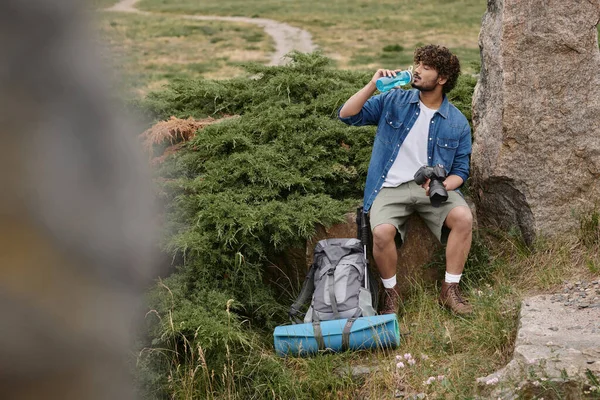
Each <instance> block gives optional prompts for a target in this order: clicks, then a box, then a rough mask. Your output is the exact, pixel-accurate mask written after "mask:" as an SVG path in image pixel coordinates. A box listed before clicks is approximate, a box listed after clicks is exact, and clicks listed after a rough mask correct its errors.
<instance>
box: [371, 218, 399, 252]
mask: <svg viewBox="0 0 600 400" xmlns="http://www.w3.org/2000/svg"><path fill="white" fill-rule="evenodd" d="M395 236H396V227H395V226H394V225H392V224H381V225H377V226H376V227H375V228H374V229H373V247H375V248H378V249H382V248H385V247H387V246H389V245H390V243H393V244H394V243H395V242H394V237H395Z"/></svg>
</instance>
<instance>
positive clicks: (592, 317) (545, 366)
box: [477, 295, 600, 387]
mask: <svg viewBox="0 0 600 400" xmlns="http://www.w3.org/2000/svg"><path fill="white" fill-rule="evenodd" d="M542 297H543V296H540V295H538V296H534V297H530V298H528V299H525V300H523V302H522V307H521V313H520V316H519V330H518V332H517V339H516V340H515V349H514V353H513V359H512V360H511V361H510V362H509V363H508V364H507V365H506V366H505V367H504V368H502V369H500V370H499V371H496V372H494V373H492V374H490V375H488V376H486V377H481V378H478V379H477V382H478V383H479V385H480V386H484V384H485V382H488V381H490V380H491V379H494V378H496V379H498V381H499V382H500V385H499V386H503V387H506V386H510V387H514V384H513V383H514V382H519V381H522V380H523V379H527V375H528V374H531V373H532V372H533V373H535V375H536V376H539V377H546V378H548V379H562V378H564V374H565V373H566V374H567V376H568V379H569V380H573V381H581V382H585V381H587V375H586V374H587V373H588V371H589V373H593V374H594V375H595V376H600V362H598V361H599V360H600V332H598V330H597V329H595V325H596V324H597V321H598V320H600V309H590V308H586V309H578V310H573V309H572V308H568V307H564V306H563V305H561V304H560V303H553V302H552V301H550V300H549V299H546V300H543V299H542ZM526 303H529V304H530V305H531V306H530V307H526V306H525V304H526ZM532 309H536V310H538V311H537V312H532Z"/></svg>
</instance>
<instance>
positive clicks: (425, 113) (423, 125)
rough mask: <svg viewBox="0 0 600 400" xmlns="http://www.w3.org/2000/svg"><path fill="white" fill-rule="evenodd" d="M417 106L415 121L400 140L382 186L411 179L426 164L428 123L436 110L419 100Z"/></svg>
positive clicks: (390, 185) (397, 183)
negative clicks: (418, 108) (396, 152)
mask: <svg viewBox="0 0 600 400" xmlns="http://www.w3.org/2000/svg"><path fill="white" fill-rule="evenodd" d="M419 106H420V107H421V111H420V112H419V116H418V117H417V121H416V122H415V124H414V125H413V127H412V129H411V130H410V132H408V135H407V136H406V138H405V139H404V142H402V146H400V150H398V156H397V157H396V160H394V164H393V165H392V168H390V170H389V171H388V174H387V176H386V177H385V182H384V183H383V187H395V186H399V185H401V184H402V183H404V182H409V181H412V180H414V179H415V178H414V177H415V172H417V170H418V169H419V168H421V167H422V166H423V165H427V138H428V137H429V124H430V123H431V118H433V115H434V114H435V113H436V111H437V110H433V109H431V108H428V107H426V106H425V104H423V103H422V102H421V101H419Z"/></svg>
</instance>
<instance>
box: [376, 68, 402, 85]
mask: <svg viewBox="0 0 600 400" xmlns="http://www.w3.org/2000/svg"><path fill="white" fill-rule="evenodd" d="M400 71H402V70H401V69H378V70H377V72H375V75H373V78H372V79H371V83H373V84H376V83H377V79H379V78H383V77H384V76H385V77H390V78H391V77H394V76H396V74H397V73H398V72H400Z"/></svg>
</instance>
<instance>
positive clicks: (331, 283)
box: [327, 265, 340, 319]
mask: <svg viewBox="0 0 600 400" xmlns="http://www.w3.org/2000/svg"><path fill="white" fill-rule="evenodd" d="M336 267H337V265H336V266H334V267H331V268H329V270H327V275H328V276H329V301H331V308H332V310H333V315H334V317H335V319H339V318H340V313H339V311H338V306H337V300H336V299H335V287H334V284H335V279H334V277H333V274H334V273H335V268H336Z"/></svg>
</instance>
